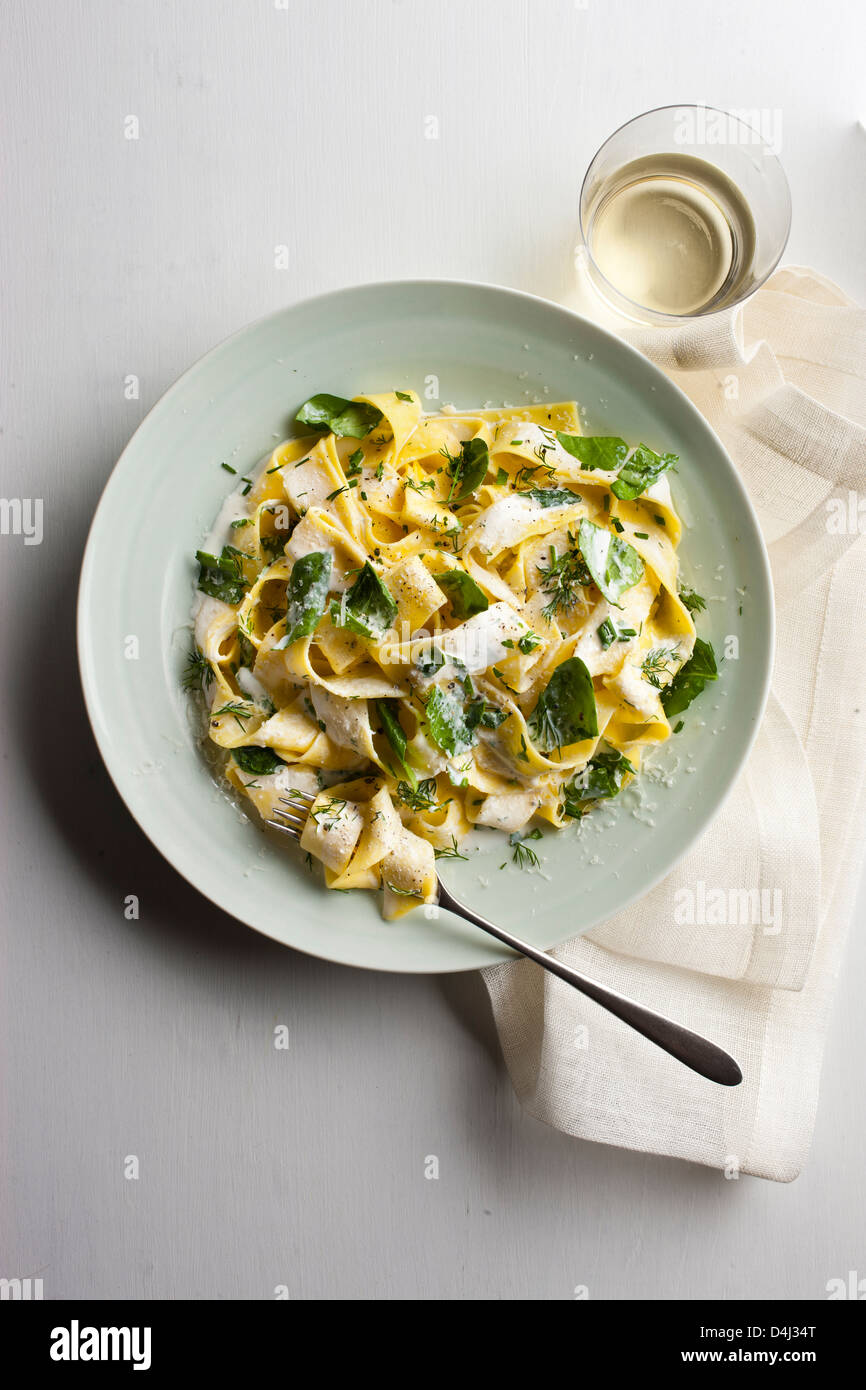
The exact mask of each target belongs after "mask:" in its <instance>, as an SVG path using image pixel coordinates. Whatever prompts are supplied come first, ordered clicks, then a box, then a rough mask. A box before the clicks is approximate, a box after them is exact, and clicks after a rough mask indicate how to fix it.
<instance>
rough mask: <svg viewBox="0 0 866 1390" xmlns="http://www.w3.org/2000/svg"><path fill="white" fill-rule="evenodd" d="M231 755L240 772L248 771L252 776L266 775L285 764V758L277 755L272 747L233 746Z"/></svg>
mask: <svg viewBox="0 0 866 1390" xmlns="http://www.w3.org/2000/svg"><path fill="white" fill-rule="evenodd" d="M232 757H233V758H234V760H235V762H236V763H237V765H238V767H239V768H240V770H241V772H249V773H251V774H252V775H253V776H258V775H267V774H268V773H271V772H276V771H277V770H278V768H281V767H286V765H287V764H286V761H285V759H284V758H280V757H278V755H277V754H276V753H275V752H274V750H273V748H258V747H255V746H253V745H252V744H248V745H247V747H246V748H233V749H232Z"/></svg>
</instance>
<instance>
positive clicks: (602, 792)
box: [562, 748, 635, 816]
mask: <svg viewBox="0 0 866 1390" xmlns="http://www.w3.org/2000/svg"><path fill="white" fill-rule="evenodd" d="M634 773H635V769H634V767H633V766H632V764H631V763H630V762H629V760H628V758H627V757H626V756H625V754H624V753H620V752H618V751H617V750H616V749H613V748H612V749H610V750H608V751H607V752H603V753H596V755H595V757H594V758H590V760H589V762H588V763H587V765H586V767H585V768H584V769H583V771H582V772H578V773H577V774H576V776H574V777H572V779H571V781H570V782H566V783H565V784H564V785H563V788H562V795H563V803H564V805H563V809H564V811H565V814H566V815H567V816H580V815H582V814H583V810H584V807H585V804H586V802H588V801H601V800H603V799H606V798H608V797H611V796H617V795H618V793H619V791H620V789H621V788H622V784H623V782H624V780H625V778H626V776H628V775H632V776H633V775H634Z"/></svg>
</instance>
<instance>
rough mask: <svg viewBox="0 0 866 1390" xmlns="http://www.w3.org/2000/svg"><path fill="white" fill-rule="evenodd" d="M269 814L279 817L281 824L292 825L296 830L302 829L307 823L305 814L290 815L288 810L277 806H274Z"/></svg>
mask: <svg viewBox="0 0 866 1390" xmlns="http://www.w3.org/2000/svg"><path fill="white" fill-rule="evenodd" d="M271 815H273V816H276V817H278V818H279V820H280V822H281V823H282V824H283V825H292V826H294V827H295V828H296V829H297V830H303V828H304V826H305V825H306V823H307V817H306V816H297V815H290V814H289V812H288V811H281V810H280V808H279V806H275V807H274V809H273V811H272V812H271Z"/></svg>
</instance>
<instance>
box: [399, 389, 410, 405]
mask: <svg viewBox="0 0 866 1390" xmlns="http://www.w3.org/2000/svg"><path fill="white" fill-rule="evenodd" d="M394 395H395V396H396V397H397V400H398V401H408V402H409V404H410V405H412V404H414V397H412V396H410V395H409V392H408V391H395V392H394Z"/></svg>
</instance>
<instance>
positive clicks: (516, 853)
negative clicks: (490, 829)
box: [500, 826, 544, 869]
mask: <svg viewBox="0 0 866 1390" xmlns="http://www.w3.org/2000/svg"><path fill="white" fill-rule="evenodd" d="M543 838H544V835H543V832H542V831H541V830H540V829H539V827H538V826H536V827H535V829H534V830H530V832H529V834H528V835H521V834H520V832H519V831H515V832H514V834H513V835H509V837H508V843H509V845H510V846H511V861H512V863H513V864H516V865H517V867H518V869H540V868H541V860H540V859H539V857H538V855H537V854H536V853H535V850H534V849H532V847H531V846H530V845H528V844H527V843H526V841H527V840H541V839H543ZM500 867H501V868H503V869H504V868H505V865H504V864H502V865H500Z"/></svg>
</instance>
